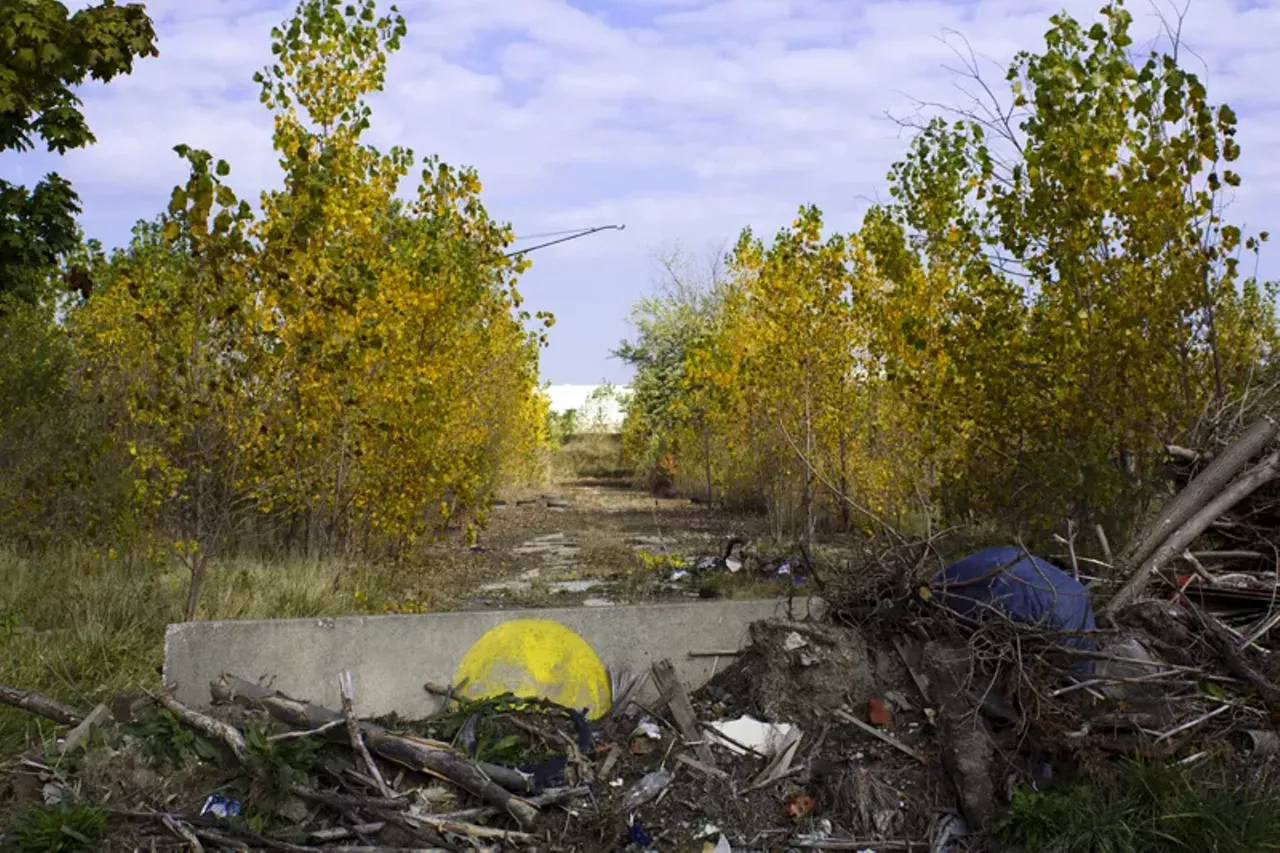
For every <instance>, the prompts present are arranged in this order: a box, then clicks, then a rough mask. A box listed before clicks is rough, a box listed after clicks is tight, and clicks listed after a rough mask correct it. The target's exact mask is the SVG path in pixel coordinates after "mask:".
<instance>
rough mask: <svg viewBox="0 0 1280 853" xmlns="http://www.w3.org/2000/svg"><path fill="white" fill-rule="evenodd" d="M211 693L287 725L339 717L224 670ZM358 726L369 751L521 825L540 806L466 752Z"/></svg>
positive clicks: (336, 731) (335, 735) (340, 734)
mask: <svg viewBox="0 0 1280 853" xmlns="http://www.w3.org/2000/svg"><path fill="white" fill-rule="evenodd" d="M209 690H210V692H211V693H212V695H213V698H214V699H215V700H216V701H219V702H226V703H235V704H237V705H241V706H242V707H246V708H251V709H255V710H262V711H266V712H267V713H268V714H270V715H271V716H272V717H274V718H275V719H277V720H279V721H280V722H282V723H284V724H285V725H288V726H291V727H293V728H299V729H317V728H320V727H322V726H325V725H327V724H329V723H331V722H334V721H335V720H341V719H342V714H341V713H339V712H338V711H333V710H330V709H329V708H323V707H320V706H319V705H312V704H311V703H309V702H299V701H297V700H295V699H290V698H289V697H287V696H284V695H282V694H280V693H277V692H276V691H274V690H268V689H267V688H265V687H260V686H259V685H257V684H253V683H252V682H249V681H245V680H243V679H240V678H234V677H232V676H227V675H224V676H222V677H221V678H219V679H218V680H217V681H214V682H211V683H210V684H209ZM360 731H361V734H363V736H364V740H365V743H366V744H367V745H368V747H369V749H370V750H371V751H372V752H375V753H377V754H378V755H380V756H382V757H383V758H385V759H387V760H388V761H392V762H394V763H396V764H399V765H401V766H403V767H407V768H409V769H410V770H415V771H418V772H426V773H432V774H435V775H437V776H442V777H444V778H446V779H448V780H449V781H451V782H453V783H454V784H455V785H458V786H459V787H461V788H463V789H464V790H466V791H468V792H470V793H472V794H474V795H475V796H477V797H479V798H481V799H482V800H484V801H485V802H486V803H489V804H490V805H493V806H496V807H498V808H499V809H501V810H502V811H504V812H506V813H507V814H509V815H511V817H513V818H515V820H516V821H517V822H519V823H520V824H521V825H522V826H529V825H531V824H532V823H533V822H534V821H535V820H536V819H537V816H538V810H537V809H536V808H535V807H534V806H533V805H531V804H530V803H529V802H528V801H526V800H522V799H520V798H518V797H515V796H513V795H512V794H511V792H510V791H508V790H507V789H506V788H503V787H502V786H501V785H499V784H497V783H496V782H494V781H493V779H492V778H490V775H489V774H487V773H486V772H485V771H484V770H483V769H482V768H481V767H480V766H479V765H477V764H476V763H475V762H473V761H471V760H470V759H468V758H466V757H465V756H462V755H459V754H458V753H456V752H454V751H452V750H449V749H444V748H441V747H435V746H430V745H427V744H425V743H423V742H422V741H419V740H414V739H411V738H406V737H401V736H400V735H396V734H393V733H391V732H388V731H387V730H386V729H384V728H382V727H381V726H377V725H374V724H373V723H368V722H361V723H360ZM326 736H328V737H329V738H331V739H335V740H338V741H341V742H347V740H348V739H347V734H346V732H345V730H342V729H341V728H339V727H335V728H332V729H329V730H328V731H327V732H326Z"/></svg>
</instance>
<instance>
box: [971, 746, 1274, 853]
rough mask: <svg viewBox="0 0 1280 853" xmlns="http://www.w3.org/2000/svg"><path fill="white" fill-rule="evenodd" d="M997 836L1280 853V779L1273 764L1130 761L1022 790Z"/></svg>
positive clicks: (1029, 842) (1173, 852)
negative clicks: (1187, 765)
mask: <svg viewBox="0 0 1280 853" xmlns="http://www.w3.org/2000/svg"><path fill="white" fill-rule="evenodd" d="M995 833H996V836H997V837H998V838H999V839H1000V840H1001V841H1004V842H1005V843H1007V844H1010V845H1012V846H1013V847H1014V849H1020V850H1025V851H1027V853H1032V852H1033V851H1034V853H1192V851H1196V853H1199V852H1200V851H1205V853H1209V851H1213V853H1261V851H1265V850H1280V779H1277V777H1276V776H1275V771H1274V769H1269V768H1267V767H1255V768H1240V767H1225V766H1210V767H1205V768H1199V769H1184V768H1179V767H1169V766H1165V765H1160V764H1151V765H1144V764H1123V765H1120V766H1119V767H1116V768H1113V769H1111V770H1109V771H1107V772H1105V773H1103V774H1101V775H1100V776H1098V777H1096V778H1094V779H1091V780H1088V781H1078V782H1072V783H1070V784H1068V785H1066V786H1064V787H1062V788H1057V789H1052V790H1048V791H1033V790H1030V789H1021V790H1019V791H1018V792H1017V793H1016V794H1015V795H1014V797H1013V801H1012V804H1011V806H1010V809H1009V811H1008V813H1007V814H1006V815H1005V816H1004V817H1003V818H1002V820H1001V821H1000V822H999V823H998V825H997V826H996V827H995Z"/></svg>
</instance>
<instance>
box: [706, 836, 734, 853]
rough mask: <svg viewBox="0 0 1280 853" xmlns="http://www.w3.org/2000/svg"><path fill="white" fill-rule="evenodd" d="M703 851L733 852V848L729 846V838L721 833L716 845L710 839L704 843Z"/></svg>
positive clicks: (710, 852)
mask: <svg viewBox="0 0 1280 853" xmlns="http://www.w3.org/2000/svg"><path fill="white" fill-rule="evenodd" d="M702 853H733V848H732V847H730V846H729V839H727V838H725V837H724V836H723V835H721V836H720V840H719V841H717V842H716V844H715V846H714V847H713V846H712V845H711V842H710V841H708V842H706V843H705V844H703V845H702Z"/></svg>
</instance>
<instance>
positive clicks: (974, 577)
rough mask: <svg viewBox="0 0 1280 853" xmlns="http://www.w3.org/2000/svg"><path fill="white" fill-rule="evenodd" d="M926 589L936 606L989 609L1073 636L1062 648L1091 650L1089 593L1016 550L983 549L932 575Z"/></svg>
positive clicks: (1044, 563) (978, 611) (1062, 640)
mask: <svg viewBox="0 0 1280 853" xmlns="http://www.w3.org/2000/svg"><path fill="white" fill-rule="evenodd" d="M929 586H930V588H931V589H932V590H933V592H934V593H935V594H937V595H938V597H939V598H940V599H941V601H942V603H943V604H945V605H946V606H947V607H949V608H950V609H952V610H954V611H955V612H957V613H959V614H961V615H964V614H970V613H974V614H977V615H982V611H984V610H986V609H988V608H995V609H997V610H999V611H1001V612H1003V613H1004V614H1005V615H1007V616H1008V617H1009V618H1010V619H1015V620H1017V621H1019V622H1025V623H1028V624H1031V625H1038V626H1040V627H1043V628H1045V629H1048V630H1051V631H1079V632H1081V633H1083V634H1084V636H1069V637H1062V638H1060V639H1059V642H1060V643H1061V644H1062V645H1064V646H1073V647H1075V648H1080V649H1093V647H1094V641H1093V638H1092V637H1091V636H1088V633H1089V632H1092V631H1093V630H1094V620H1093V604H1092V600H1091V598H1090V596H1089V591H1088V590H1087V589H1085V588H1084V585H1083V584H1081V583H1080V582H1079V581H1077V580H1076V579H1075V578H1073V577H1071V575H1069V574H1067V573H1066V572H1064V571H1062V570H1061V569H1059V568H1058V567H1056V566H1054V565H1052V564H1050V563H1049V562H1048V561H1046V560H1044V559H1041V558H1040V557H1037V556H1035V555H1034V554H1031V553H1029V552H1027V551H1025V550H1023V549H1022V548H1015V547H1013V546H1001V547H996V548H985V549H983V550H981V551H978V552H977V553H974V554H970V555H969V556H967V557H965V558H964V559H962V560H959V561H957V562H955V563H952V564H951V565H949V566H947V567H946V568H945V569H943V570H942V571H940V572H938V573H937V574H936V575H934V576H933V579H932V580H930V582H929Z"/></svg>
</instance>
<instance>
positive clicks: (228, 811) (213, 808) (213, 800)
mask: <svg viewBox="0 0 1280 853" xmlns="http://www.w3.org/2000/svg"><path fill="white" fill-rule="evenodd" d="M239 814H240V803H239V802H237V801H236V800H230V799H227V798H226V797H219V796H218V795H217V794H214V795H212V796H210V797H209V799H207V800H205V801H204V808H202V809H200V816H201V817H204V816H205V815H213V816H214V817H221V818H228V817H236V816H237V815H239Z"/></svg>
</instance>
